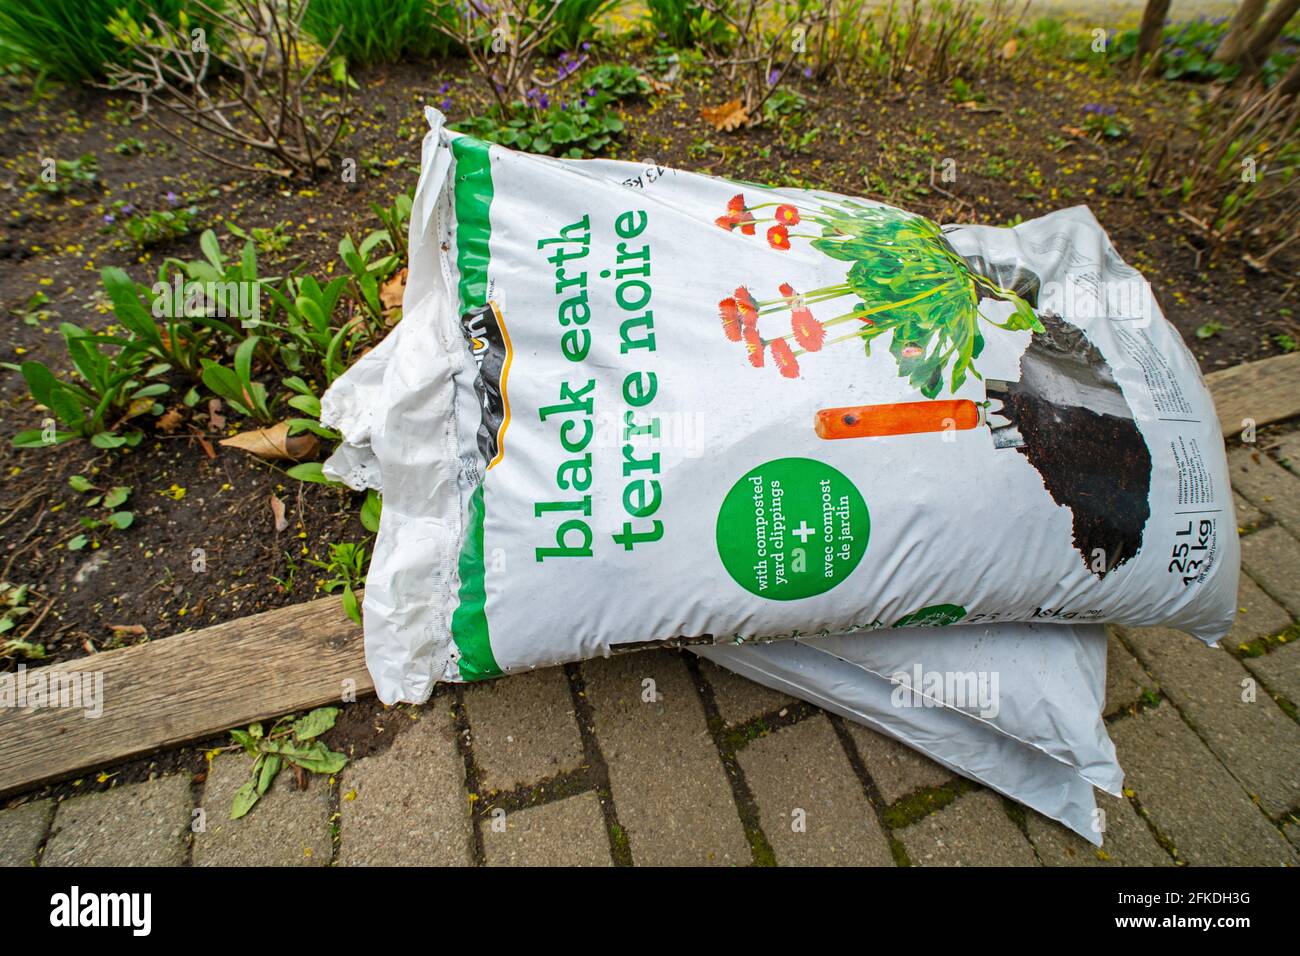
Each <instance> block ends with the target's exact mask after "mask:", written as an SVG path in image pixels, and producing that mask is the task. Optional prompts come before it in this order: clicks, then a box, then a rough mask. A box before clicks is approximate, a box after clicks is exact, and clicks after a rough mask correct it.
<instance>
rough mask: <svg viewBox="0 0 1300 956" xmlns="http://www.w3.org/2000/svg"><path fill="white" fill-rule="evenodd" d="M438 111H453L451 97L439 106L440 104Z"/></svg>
mask: <svg viewBox="0 0 1300 956" xmlns="http://www.w3.org/2000/svg"><path fill="white" fill-rule="evenodd" d="M438 109H440V110H449V109H451V97H447V98H446V99H444V100H443V101H442V102H441V103H439V104H438Z"/></svg>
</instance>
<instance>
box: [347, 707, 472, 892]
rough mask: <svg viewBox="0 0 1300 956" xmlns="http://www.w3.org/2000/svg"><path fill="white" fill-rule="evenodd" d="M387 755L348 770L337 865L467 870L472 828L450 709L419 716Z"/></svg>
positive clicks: (429, 710)
mask: <svg viewBox="0 0 1300 956" xmlns="http://www.w3.org/2000/svg"><path fill="white" fill-rule="evenodd" d="M417 713H419V715H420V719H419V720H417V721H413V722H412V724H411V725H410V726H408V727H406V728H405V729H404V730H402V731H401V732H400V733H399V734H398V735H397V738H396V739H395V740H394V741H393V743H392V744H391V745H390V746H389V748H388V749H387V750H386V751H384V752H383V753H380V754H374V755H373V756H370V757H362V758H361V759H360V760H358V761H356V763H353V764H350V765H349V766H347V767H344V768H343V773H342V776H341V777H340V781H339V793H340V799H339V811H340V814H341V818H340V820H339V863H340V864H341V865H343V866H402V865H420V866H467V865H469V864H470V863H472V862H473V856H472V853H471V849H470V848H471V846H472V841H473V823H472V822H471V819H470V813H469V795H468V794H467V793H466V791H465V761H464V759H463V758H462V757H461V755H460V751H459V750H458V749H457V747H456V737H455V727H454V725H453V722H452V716H451V711H450V709H449V704H448V702H447V701H446V700H445V699H442V698H435V699H434V702H433V703H432V704H431V705H429V706H428V707H423V708H421V709H420V710H419V711H417Z"/></svg>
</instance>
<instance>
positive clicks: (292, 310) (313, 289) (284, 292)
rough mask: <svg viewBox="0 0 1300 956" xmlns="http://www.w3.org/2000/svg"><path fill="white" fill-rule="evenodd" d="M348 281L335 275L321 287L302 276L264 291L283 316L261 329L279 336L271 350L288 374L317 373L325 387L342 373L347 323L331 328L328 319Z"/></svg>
mask: <svg viewBox="0 0 1300 956" xmlns="http://www.w3.org/2000/svg"><path fill="white" fill-rule="evenodd" d="M351 281H352V277H351V276H347V275H341V276H335V277H334V278H333V279H331V280H330V281H329V282H328V283H327V284H325V285H324V286H322V285H321V284H320V283H319V282H317V281H316V279H315V278H313V277H312V276H303V277H302V278H290V279H288V280H287V281H286V283H285V285H284V287H283V288H280V289H275V288H270V287H268V288H267V290H266V294H267V295H268V296H269V297H270V299H271V301H272V302H274V303H275V304H276V305H277V306H278V307H279V310H280V311H281V312H283V313H284V322H283V324H276V323H274V322H263V323H262V325H261V328H263V329H269V330H271V331H273V332H279V333H281V334H280V336H279V337H278V338H277V339H276V340H275V347H276V349H277V352H278V354H279V357H280V361H281V362H282V363H283V364H284V366H285V368H287V369H289V371H291V372H301V371H304V370H310V371H312V372H317V373H319V374H320V375H321V376H322V377H323V378H324V380H325V382H326V384H328V383H330V382H332V381H334V379H336V378H338V377H339V376H340V375H342V374H343V370H344V369H345V368H346V363H347V359H348V357H349V356H350V352H349V349H348V348H347V346H348V343H349V341H350V337H351V335H352V332H353V328H352V326H351V325H350V324H347V323H345V324H344V325H342V326H340V327H339V328H334V327H333V325H331V318H332V317H333V315H334V310H335V309H336V308H337V307H338V304H339V301H340V299H341V298H342V295H343V292H344V290H345V289H346V288H347V286H348V283H349V282H351ZM376 295H378V291H377V286H376Z"/></svg>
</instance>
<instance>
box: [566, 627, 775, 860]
mask: <svg viewBox="0 0 1300 956" xmlns="http://www.w3.org/2000/svg"><path fill="white" fill-rule="evenodd" d="M582 673H583V677H584V679H585V682H586V686H587V697H588V699H589V700H590V701H591V706H592V712H593V715H594V721H595V730H596V735H597V739H598V740H599V741H600V746H601V750H602V752H603V753H604V756H605V761H606V763H607V764H608V765H609V777H610V789H611V791H612V793H613V797H614V806H615V807H616V808H617V810H618V819H619V823H620V825H621V826H622V827H623V828H624V830H625V831H626V834H627V838H628V843H629V845H630V847H631V851H632V859H633V860H634V861H635V862H636V863H638V864H641V865H651V866H672V865H679V864H688V865H689V864H695V865H698V864H704V863H711V864H717V865H739V866H743V865H747V864H749V863H750V862H751V861H752V857H751V854H750V852H749V845H748V843H747V842H746V840H745V832H744V828H743V827H742V826H741V824H740V817H739V815H738V814H737V812H736V806H735V801H734V800H733V799H732V795H731V787H730V785H729V784H728V782H727V777H726V772H725V770H724V769H723V767H722V759H721V757H720V756H719V755H718V752H717V749H716V748H715V747H714V744H713V739H712V737H711V736H710V735H709V731H708V728H707V726H706V724H705V720H704V708H703V707H702V706H701V704H700V700H699V695H698V694H697V693H696V690H695V687H694V686H693V685H692V683H691V679H690V673H689V672H688V671H687V669H686V665H685V663H684V662H683V660H682V658H681V656H680V654H678V653H676V652H673V651H643V652H641V653H639V654H616V655H614V656H613V657H610V658H606V659H602V660H595V661H588V662H586V663H584V664H583V665H582ZM646 680H653V681H654V690H655V692H656V695H657V699H656V700H655V701H654V702H653V703H647V702H644V701H643V695H645V694H648V692H649V688H648V687H647V686H643V683H642V682H643V681H646Z"/></svg>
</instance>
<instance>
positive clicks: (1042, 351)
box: [814, 325, 1133, 448]
mask: <svg viewBox="0 0 1300 956" xmlns="http://www.w3.org/2000/svg"><path fill="white" fill-rule="evenodd" d="M1089 352H1095V350H1093V349H1091V346H1090V345H1089V344H1088V342H1087V340H1086V338H1085V337H1084V336H1083V333H1082V332H1081V331H1079V330H1077V329H1069V328H1065V327H1062V326H1059V325H1058V326H1055V327H1054V328H1052V330H1051V331H1049V332H1048V333H1046V334H1036V335H1034V336H1033V338H1032V340H1031V341H1030V344H1029V348H1028V349H1026V350H1025V353H1024V354H1023V355H1022V356H1021V358H1020V380H1019V381H1016V382H1012V381H1006V380H1003V379H996V378H986V379H985V380H984V385H985V395H986V399H985V401H983V402H976V401H973V400H971V399H965V398H956V399H936V400H933V401H922V402H893V403H890V404H883V405H851V406H846V407H843V408H823V409H821V410H820V411H818V412H817V417H816V420H815V424H814V428H815V429H816V432H817V435H818V437H820V438H824V439H838V438H881V437H886V436H891V435H915V434H921V433H924V432H945V431H965V430H969V429H973V428H979V427H981V426H985V425H987V426H988V428H989V430H990V431H991V432H992V435H993V444H994V447H996V448H1020V447H1021V446H1023V445H1024V444H1025V438H1024V436H1023V434H1022V433H1021V430H1020V427H1019V425H1018V424H1017V422H1016V419H1017V418H1018V416H1016V415H1014V414H1010V413H1009V412H1008V408H1009V407H1019V406H1021V405H1022V404H1024V403H1025V401H1026V400H1028V401H1032V402H1033V403H1034V404H1036V405H1039V406H1051V407H1053V408H1056V409H1070V408H1075V409H1086V410H1087V411H1089V412H1092V413H1093V414H1096V415H1109V416H1113V417H1115V418H1120V419H1128V420H1130V421H1131V420H1132V419H1133V411H1132V409H1130V408H1129V405H1128V402H1127V401H1125V399H1124V395H1123V393H1122V392H1121V391H1120V388H1119V385H1118V383H1116V381H1115V378H1114V376H1113V375H1111V373H1110V369H1109V368H1107V367H1106V366H1105V364H1101V365H1098V364H1096V362H1095V361H1094V360H1092V359H1093V356H1092V355H1090V354H1089ZM1057 417H1059V415H1058V416H1057Z"/></svg>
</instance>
